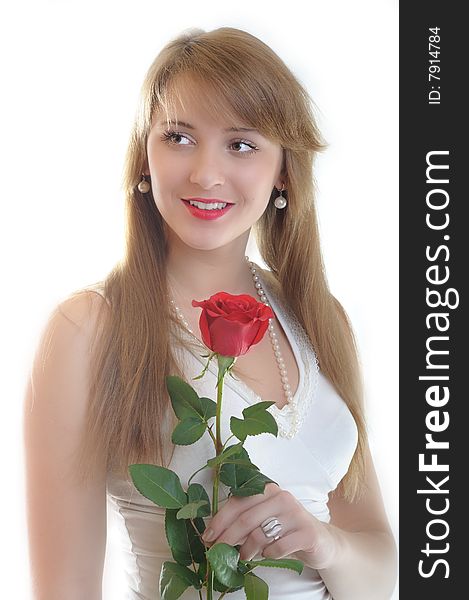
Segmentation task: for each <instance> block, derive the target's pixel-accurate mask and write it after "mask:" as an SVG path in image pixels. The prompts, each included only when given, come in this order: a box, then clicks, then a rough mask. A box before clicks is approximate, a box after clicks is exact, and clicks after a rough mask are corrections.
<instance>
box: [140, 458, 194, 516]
mask: <svg viewBox="0 0 469 600" xmlns="http://www.w3.org/2000/svg"><path fill="white" fill-rule="evenodd" d="M129 472H130V476H131V477H132V481H133V482H134V485H135V487H136V488H137V490H138V491H139V492H140V493H141V494H142V496H145V498H148V499H149V500H151V501H152V502H154V503H155V504H157V505H158V506H161V507H163V508H182V507H183V506H184V505H185V504H187V497H186V493H185V491H184V490H183V489H182V485H181V482H180V481H179V477H178V476H177V475H176V473H174V471H171V470H170V469H166V468H165V467H160V466H158V465H146V464H136V465H130V466H129Z"/></svg>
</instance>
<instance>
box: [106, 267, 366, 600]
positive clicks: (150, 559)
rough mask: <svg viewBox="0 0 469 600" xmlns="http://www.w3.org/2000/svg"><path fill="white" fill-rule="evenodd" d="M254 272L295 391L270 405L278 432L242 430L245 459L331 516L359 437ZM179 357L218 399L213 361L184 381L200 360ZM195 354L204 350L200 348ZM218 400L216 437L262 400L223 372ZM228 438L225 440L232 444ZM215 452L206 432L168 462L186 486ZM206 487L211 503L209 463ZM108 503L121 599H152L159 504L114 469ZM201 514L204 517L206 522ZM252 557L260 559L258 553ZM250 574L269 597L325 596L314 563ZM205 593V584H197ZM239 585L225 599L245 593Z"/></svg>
mask: <svg viewBox="0 0 469 600" xmlns="http://www.w3.org/2000/svg"><path fill="white" fill-rule="evenodd" d="M257 272H258V274H259V275H260V279H261V282H262V285H263V288H264V290H265V292H266V295H267V298H268V301H269V303H270V305H271V307H272V309H273V311H274V313H275V315H276V317H277V319H279V321H280V323H281V325H282V327H283V330H284V331H285V334H286V336H287V338H288V340H289V342H290V344H291V347H292V350H293V353H294V356H295V359H296V362H297V365H298V369H299V385H298V389H297V391H296V393H295V395H294V397H293V403H294V404H295V405H296V406H293V407H292V406H290V405H287V406H285V407H284V408H283V409H281V410H279V409H278V408H277V407H276V406H275V405H272V406H271V407H269V409H268V410H269V411H270V412H271V413H272V414H273V415H274V417H275V418H276V420H277V423H278V426H279V433H278V437H275V436H273V435H272V434H268V433H263V434H260V435H257V436H248V437H247V438H246V441H245V443H244V448H245V449H246V450H247V452H248V454H249V457H250V459H251V461H252V462H253V463H254V464H255V465H257V466H258V467H259V469H260V471H261V472H262V473H264V474H265V475H267V476H268V477H270V478H271V479H272V480H274V481H275V482H276V483H278V485H279V486H280V487H281V488H282V489H285V490H288V491H290V492H291V493H292V494H293V495H294V496H295V497H296V498H297V499H298V500H299V501H300V502H301V503H302V504H303V505H304V507H305V508H306V509H307V510H308V511H309V512H311V514H313V515H314V516H315V517H316V518H317V519H319V520H321V521H323V522H329V509H328V506H327V502H328V494H329V493H330V492H331V491H332V490H334V489H335V488H336V487H337V485H338V483H339V482H340V480H341V479H342V477H343V476H344V475H345V474H346V472H347V470H348V467H349V464H350V461H351V459H352V456H353V453H354V451H355V447H356V444H357V427H356V424H355V421H354V419H353V417H352V415H351V413H350V411H349V409H348V407H347V406H346V404H345V402H344V401H343V400H342V398H341V397H340V396H339V395H338V394H337V393H336V391H335V390H334V388H333V387H332V385H331V384H330V382H329V381H328V380H327V379H326V377H324V375H323V374H322V373H321V372H320V371H319V369H318V363H317V359H316V355H315V353H314V350H313V348H312V347H311V344H310V342H309V339H308V337H307V336H306V334H305V332H304V330H303V329H302V327H301V326H300V325H299V323H298V321H297V319H296V318H295V317H294V315H293V314H292V313H291V312H290V311H289V310H288V309H286V307H285V306H284V305H283V304H281V303H280V300H279V299H278V298H277V297H275V296H274V293H273V290H272V288H271V286H270V285H269V283H268V281H267V280H266V279H265V278H264V277H262V272H261V270H260V269H258V271H257ZM178 351H180V352H181V355H180V360H183V361H184V362H183V363H182V364H183V365H184V372H185V373H186V374H187V381H188V382H190V383H191V385H192V386H193V387H194V389H195V390H196V391H197V393H198V394H199V396H205V397H208V398H212V399H213V400H216V388H215V384H216V375H217V365H216V363H215V361H211V363H210V368H209V370H208V371H207V372H206V373H205V375H204V377H203V378H202V379H199V380H196V381H190V379H189V378H192V377H195V376H196V375H198V374H200V373H201V371H202V369H203V366H204V365H205V361H206V359H204V358H201V356H200V355H198V354H197V353H195V352H192V351H187V350H184V351H182V350H181V349H179V350H178ZM200 354H206V352H204V351H203V348H202V347H201V348H200ZM224 382H225V383H224V387H223V404H222V436H221V437H222V440H223V441H225V440H226V439H227V438H228V437H229V436H230V435H231V432H230V429H229V419H230V416H232V415H234V416H236V417H238V418H243V416H242V411H243V409H244V408H246V407H247V406H249V405H251V404H253V403H255V402H258V401H260V400H261V399H260V398H259V396H257V394H255V393H254V391H253V390H251V389H250V388H249V387H248V386H247V385H245V384H244V383H243V382H241V381H239V380H234V379H233V378H232V377H230V376H227V377H225V379H224ZM238 441H239V440H237V438H232V439H231V440H230V442H229V445H231V444H235V443H237V442H238ZM213 455H214V447H213V442H212V440H211V439H210V438H209V436H208V434H207V433H205V434H204V435H203V436H202V438H200V439H199V440H198V441H197V442H196V443H195V444H192V445H189V446H176V447H175V451H174V455H173V458H172V461H171V463H170V464H169V465H168V467H169V468H170V469H171V470H173V471H175V472H176V473H177V474H178V475H179V478H180V480H181V483H182V486H183V488H184V489H187V487H188V485H187V482H188V479H189V477H190V476H191V475H192V474H193V473H194V472H195V471H196V470H197V469H199V468H200V467H201V466H202V465H203V464H205V463H206V461H207V459H208V458H211V457H212V456H213ZM192 481H193V482H194V483H196V482H197V483H200V484H202V485H203V486H204V488H205V490H206V492H207V494H208V496H209V498H210V502H212V479H211V470H210V469H204V470H202V471H201V472H200V473H198V474H197V475H196V476H195V477H194V479H193V480H192ZM228 490H229V488H228V487H226V486H225V485H223V484H221V483H220V488H219V499H220V500H219V508H221V507H222V506H223V504H224V502H225V500H226V498H227V493H228ZM107 497H108V510H111V511H113V512H114V514H113V517H114V519H113V520H114V522H117V524H118V527H119V530H120V531H119V536H120V539H121V552H122V553H123V558H124V564H125V570H126V579H127V582H128V590H127V595H126V600H137V599H139V600H156V599H158V598H160V594H159V577H160V572H161V567H162V565H163V563H164V562H165V561H166V560H168V561H171V562H174V559H173V557H172V555H171V551H170V549H169V546H168V544H167V541H166V536H165V531H164V514H165V509H163V508H160V507H159V506H157V505H155V504H153V503H152V502H151V501H150V500H148V499H147V498H145V497H144V496H142V495H141V494H140V493H139V492H138V491H137V490H136V488H135V487H134V485H133V483H132V481H131V479H130V478H129V479H128V480H125V479H119V478H117V477H116V476H115V475H114V474H113V473H110V474H109V475H108V480H107ZM208 519H209V517H207V519H205V521H207V520H208ZM254 559H256V560H259V559H262V556H261V555H258V556H256V557H254ZM254 573H255V574H256V575H258V576H259V577H261V578H262V579H263V580H264V581H266V583H267V584H268V586H269V599H270V600H280V599H282V600H285V599H288V598H295V600H327V599H331V598H332V597H331V595H330V594H329V592H328V590H327V588H326V586H325V585H324V582H323V580H322V579H321V577H320V576H319V574H318V572H317V571H316V570H315V569H311V568H309V567H306V566H305V567H304V569H303V572H302V573H301V575H298V573H297V572H295V571H291V570H290V569H278V568H270V567H257V568H256V569H254ZM202 594H203V597H205V594H206V590H203V591H202ZM219 595H220V593H219V592H214V598H218V596H219ZM245 597H246V596H245V593H244V590H238V591H236V592H232V593H230V594H227V595H226V598H227V600H228V598H229V599H233V600H239V599H244V598H245ZM180 598H181V600H199V594H198V592H197V590H195V589H194V588H188V589H187V590H186V591H185V592H184V593H183V594H182V596H180Z"/></svg>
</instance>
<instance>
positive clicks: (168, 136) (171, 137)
mask: <svg viewBox="0 0 469 600" xmlns="http://www.w3.org/2000/svg"><path fill="white" fill-rule="evenodd" d="M163 140H164V141H165V142H170V143H172V144H176V145H178V146H180V145H184V146H186V145H187V142H189V141H190V140H189V138H187V137H186V136H185V135H183V134H182V133H177V132H176V131H165V132H164V133H163ZM181 140H186V142H185V143H184V144H180V143H179V142H180V141H181Z"/></svg>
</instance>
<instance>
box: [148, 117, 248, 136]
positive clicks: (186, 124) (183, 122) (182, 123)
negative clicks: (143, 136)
mask: <svg viewBox="0 0 469 600" xmlns="http://www.w3.org/2000/svg"><path fill="white" fill-rule="evenodd" d="M168 123H177V125H178V126H179V125H180V126H181V127H186V128H187V129H195V127H194V126H193V125H191V124H190V123H186V122H185V121H178V120H176V119H175V120H169V121H166V120H165V121H161V122H160V125H168ZM223 131H224V132H226V133H228V132H229V131H255V132H257V129H250V128H249V127H228V128H227V129H224V130H223Z"/></svg>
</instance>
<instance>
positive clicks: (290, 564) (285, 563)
mask: <svg viewBox="0 0 469 600" xmlns="http://www.w3.org/2000/svg"><path fill="white" fill-rule="evenodd" d="M240 562H242V563H244V564H245V565H249V566H251V567H253V566H256V567H277V568H278V569H291V570H292V571H296V572H297V573H299V574H300V575H301V573H302V572H303V568H304V564H303V563H302V562H301V560H296V558H264V559H263V560H243V561H240Z"/></svg>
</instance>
